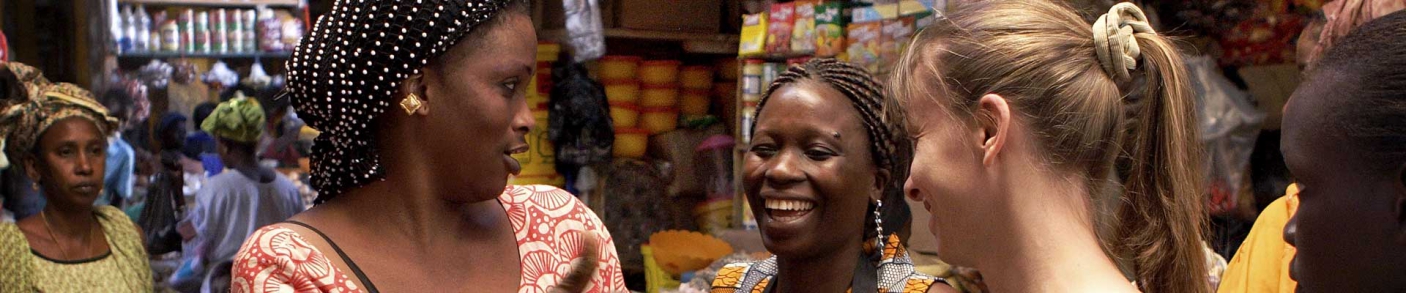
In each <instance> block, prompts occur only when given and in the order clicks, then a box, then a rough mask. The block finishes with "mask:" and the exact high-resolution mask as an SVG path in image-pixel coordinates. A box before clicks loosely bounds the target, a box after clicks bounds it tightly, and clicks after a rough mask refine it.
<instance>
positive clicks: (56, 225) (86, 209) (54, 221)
mask: <svg viewBox="0 0 1406 293" xmlns="http://www.w3.org/2000/svg"><path fill="white" fill-rule="evenodd" d="M41 213H43V215H42V216H44V220H45V221H47V223H46V224H47V225H49V226H48V228H49V229H53V230H54V233H58V234H62V235H65V236H68V237H84V235H87V234H88V230H89V229H92V228H93V224H94V222H96V221H97V219H95V218H93V206H92V205H82V206H77V207H63V206H61V205H59V204H55V203H54V202H53V201H49V204H48V205H46V206H45V207H44V210H42V211H41Z"/></svg>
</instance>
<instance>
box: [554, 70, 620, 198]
mask: <svg viewBox="0 0 1406 293" xmlns="http://www.w3.org/2000/svg"><path fill="white" fill-rule="evenodd" d="M570 60H571V59H570V58H568V59H562V60H560V61H557V64H556V65H555V66H554V68H553V69H552V91H551V95H550V97H551V100H549V101H548V102H547V105H548V110H547V111H548V112H547V125H549V126H548V128H547V138H548V139H550V140H551V141H552V145H553V146H555V147H556V149H555V150H554V151H555V156H556V169H557V173H560V174H561V175H563V176H564V177H565V178H566V188H567V191H571V192H573V194H575V193H576V192H577V190H575V189H576V188H575V184H574V183H575V181H576V180H575V179H576V174H577V172H579V171H580V170H581V167H584V166H587V165H591V164H598V163H605V162H609V161H610V157H611V155H610V152H611V148H612V146H613V145H614V144H615V128H614V127H612V125H613V124H612V123H611V119H610V106H609V104H608V102H607V100H606V98H605V89H604V87H602V86H601V84H600V83H599V82H596V81H595V80H591V78H590V77H589V76H587V73H586V67H585V66H583V65H581V63H577V62H572V61H570Z"/></svg>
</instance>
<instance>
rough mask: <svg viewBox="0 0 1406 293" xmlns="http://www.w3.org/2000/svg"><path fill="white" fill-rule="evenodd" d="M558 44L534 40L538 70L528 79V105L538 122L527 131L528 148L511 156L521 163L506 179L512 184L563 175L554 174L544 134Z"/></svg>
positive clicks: (549, 181) (559, 181)
mask: <svg viewBox="0 0 1406 293" xmlns="http://www.w3.org/2000/svg"><path fill="white" fill-rule="evenodd" d="M560 53H561V45H559V44H556V43H550V42H543V43H538V44H537V70H536V71H537V73H536V76H535V77H534V78H533V79H532V80H530V81H528V83H529V84H528V90H527V106H528V107H531V108H532V117H533V118H535V119H536V120H537V126H536V127H533V128H532V130H531V131H529V132H528V134H527V146H528V151H527V152H526V153H522V154H515V155H513V158H515V159H517V160H518V163H520V164H522V173H521V174H519V175H518V176H516V177H513V178H511V179H509V180H508V183H509V184H513V185H532V184H545V185H554V186H562V185H564V184H566V178H564V177H562V176H561V175H560V174H557V170H556V159H555V158H556V156H555V150H554V149H555V147H554V146H552V141H551V140H550V139H549V138H548V136H547V129H548V127H549V126H548V124H547V117H548V110H547V109H548V108H547V101H548V99H549V96H548V95H549V94H550V93H551V89H552V63H553V62H556V61H557V58H558V57H557V56H558V55H559V54H560Z"/></svg>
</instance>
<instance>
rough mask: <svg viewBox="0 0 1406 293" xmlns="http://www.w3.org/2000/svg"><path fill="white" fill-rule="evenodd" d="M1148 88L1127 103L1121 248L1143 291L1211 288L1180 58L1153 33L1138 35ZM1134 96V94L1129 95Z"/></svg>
mask: <svg viewBox="0 0 1406 293" xmlns="http://www.w3.org/2000/svg"><path fill="white" fill-rule="evenodd" d="M1136 39H1137V43H1138V46H1139V47H1141V49H1142V61H1143V62H1142V63H1144V69H1143V72H1144V79H1145V86H1146V91H1145V92H1144V93H1142V94H1141V98H1138V99H1136V100H1134V101H1130V102H1128V103H1131V104H1130V105H1127V107H1128V108H1127V109H1128V111H1129V112H1128V114H1129V115H1130V116H1128V118H1129V119H1134V120H1132V121H1130V123H1129V127H1130V128H1131V129H1130V133H1129V134H1128V136H1127V137H1126V140H1125V141H1124V143H1123V146H1124V150H1126V152H1127V153H1126V154H1125V155H1127V156H1128V159H1129V160H1128V161H1127V163H1129V164H1130V165H1129V166H1125V167H1126V169H1127V170H1128V172H1127V173H1126V176H1127V177H1126V178H1124V182H1123V183H1124V186H1125V189H1124V197H1123V198H1124V200H1123V206H1122V207H1121V208H1120V209H1119V214H1118V216H1119V219H1120V221H1119V224H1118V226H1117V238H1118V239H1119V240H1121V241H1122V243H1123V244H1122V245H1121V247H1114V249H1118V250H1119V251H1118V252H1119V254H1120V255H1123V256H1125V257H1131V259H1132V264H1133V271H1134V272H1135V279H1136V280H1137V284H1138V287H1139V289H1141V290H1143V291H1144V292H1210V291H1211V287H1210V283H1209V282H1208V281H1207V275H1206V274H1207V268H1206V262H1205V252H1204V251H1203V248H1202V246H1203V244H1202V236H1201V235H1202V234H1201V233H1202V231H1203V229H1204V225H1205V219H1204V218H1205V216H1204V212H1203V210H1202V207H1203V204H1204V203H1203V202H1202V193H1203V192H1204V190H1203V189H1202V188H1201V175H1200V174H1201V172H1202V170H1201V168H1200V165H1201V161H1202V156H1201V149H1200V139H1199V137H1198V135H1197V134H1196V133H1197V131H1196V129H1197V127H1198V125H1197V124H1196V121H1195V118H1196V115H1195V112H1194V111H1195V110H1194V107H1195V101H1194V100H1193V96H1192V92H1191V88H1190V86H1189V85H1188V84H1187V73H1186V69H1185V68H1184V67H1182V59H1181V56H1180V55H1179V53H1177V51H1176V49H1175V47H1174V46H1172V45H1171V44H1170V42H1169V41H1168V40H1167V39H1165V38H1163V37H1161V36H1158V35H1156V34H1155V33H1139V34H1137V35H1136ZM1131 96H1136V94H1134V95H1131Z"/></svg>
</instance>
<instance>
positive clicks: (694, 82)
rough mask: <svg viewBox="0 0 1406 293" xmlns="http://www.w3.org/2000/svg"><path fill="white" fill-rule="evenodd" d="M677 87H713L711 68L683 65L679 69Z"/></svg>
mask: <svg viewBox="0 0 1406 293" xmlns="http://www.w3.org/2000/svg"><path fill="white" fill-rule="evenodd" d="M679 87H681V88H686V89H710V88H713V68H712V67H708V66H685V67H684V68H683V69H679Z"/></svg>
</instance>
